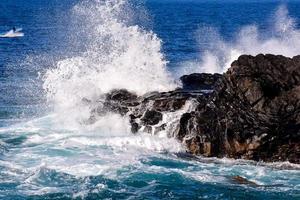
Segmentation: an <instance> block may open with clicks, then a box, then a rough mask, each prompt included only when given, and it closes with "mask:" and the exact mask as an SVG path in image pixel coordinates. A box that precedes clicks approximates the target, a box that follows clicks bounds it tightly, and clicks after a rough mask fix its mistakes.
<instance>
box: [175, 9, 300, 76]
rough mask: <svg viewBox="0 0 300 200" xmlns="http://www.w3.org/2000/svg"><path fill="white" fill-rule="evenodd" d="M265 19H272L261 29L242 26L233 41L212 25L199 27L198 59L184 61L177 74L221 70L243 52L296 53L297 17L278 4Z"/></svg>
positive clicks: (298, 46) (299, 40) (299, 33)
mask: <svg viewBox="0 0 300 200" xmlns="http://www.w3.org/2000/svg"><path fill="white" fill-rule="evenodd" d="M267 21H269V22H271V26H270V27H269V28H267V30H265V31H263V30H260V29H259V27H258V26H257V25H248V26H244V27H242V28H241V29H240V31H239V32H238V33H237V34H236V37H235V38H234V39H233V40H232V41H226V40H225V39H223V38H222V36H221V34H220V33H219V31H218V29H217V28H215V27H210V26H205V27H202V28H200V29H199V30H197V35H199V37H198V41H199V43H200V44H205V46H201V49H202V50H203V53H202V54H201V56H200V57H199V61H187V62H184V63H183V67H182V71H181V72H180V73H181V74H182V73H184V74H187V73H193V72H207V73H223V72H225V71H226V70H227V69H228V68H229V67H230V65H231V63H232V62H233V61H234V60H236V59H237V58H238V57H239V56H240V55H242V54H251V55H257V54H260V53H264V54H267V53H270V54H277V55H284V56H288V57H293V56H295V55H298V54H299V52H300V29H298V28H297V22H296V19H294V18H292V17H290V16H289V12H288V9H287V7H286V6H284V5H281V6H279V7H278V8H277V10H276V11H275V13H274V14H273V15H272V16H271V19H270V20H267ZM184 66H186V68H184Z"/></svg>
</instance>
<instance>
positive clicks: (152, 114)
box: [141, 110, 163, 126]
mask: <svg viewBox="0 0 300 200" xmlns="http://www.w3.org/2000/svg"><path fill="white" fill-rule="evenodd" d="M162 117H163V115H162V114H161V113H160V112H158V111H155V110H147V111H146V112H145V113H144V116H143V117H142V118H141V121H142V122H143V124H144V125H151V126H153V125H155V124H158V123H159V122H160V121H161V120H162Z"/></svg>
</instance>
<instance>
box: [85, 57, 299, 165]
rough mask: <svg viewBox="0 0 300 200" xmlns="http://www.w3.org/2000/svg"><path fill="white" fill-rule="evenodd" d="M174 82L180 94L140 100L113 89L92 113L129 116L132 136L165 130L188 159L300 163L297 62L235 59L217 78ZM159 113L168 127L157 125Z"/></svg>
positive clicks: (154, 94)
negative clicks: (180, 85)
mask: <svg viewBox="0 0 300 200" xmlns="http://www.w3.org/2000/svg"><path fill="white" fill-rule="evenodd" d="M181 80H182V83H183V88H182V89H176V90H174V91H170V92H161V93H159V92H151V93H148V94H146V95H144V96H141V97H138V96H137V95H136V94H133V93H131V92H128V91H127V90H113V91H112V92H110V93H109V94H107V95H106V99H105V101H104V102H102V103H101V106H99V108H98V110H97V112H98V113H101V112H108V111H109V112H117V113H120V114H121V115H127V116H129V118H130V123H131V125H132V132H133V133H136V132H138V131H144V132H148V133H152V134H153V133H154V134H155V133H157V132H159V131H162V130H166V131H168V132H169V135H170V136H174V137H176V138H177V139H178V140H179V141H182V142H183V143H184V144H185V145H186V147H187V149H188V152H189V153H192V154H195V155H199V154H200V155H203V156H214V157H230V158H243V159H252V160H256V161H260V160H262V161H290V162H294V163H300V56H296V57H294V58H287V57H284V56H275V55H268V54H267V55H262V54H260V55H257V56H255V57H254V56H248V55H243V56H240V57H239V58H238V59H237V60H236V61H234V62H233V63H232V66H231V68H230V69H228V71H227V72H226V73H225V74H224V75H219V74H191V75H186V76H183V77H181ZM203 90H212V92H209V93H207V92H205V91H203ZM188 101H189V102H193V104H192V105H193V106H192V107H191V108H189V110H186V111H185V112H186V113H183V114H182V113H181V112H177V111H178V110H180V109H183V108H184V105H186V103H187V102H188ZM87 102H88V101H87ZM166 113H168V114H169V115H172V113H174V117H175V118H174V120H171V122H166V123H165V124H163V125H159V123H160V122H161V121H162V118H163V116H164V115H165V114H166ZM178 113H179V114H180V115H179V116H178ZM95 119H96V118H95Z"/></svg>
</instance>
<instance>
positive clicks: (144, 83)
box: [0, 0, 300, 200]
mask: <svg viewBox="0 0 300 200" xmlns="http://www.w3.org/2000/svg"><path fill="white" fill-rule="evenodd" d="M13 27H17V28H22V32H23V33H24V36H23V37H16V38H6V37H4V38H0V92H1V93H0V94H1V96H0V199H289V200H290V199H300V165H297V164H292V163H289V162H274V163H264V162H254V161H246V160H234V159H229V158H204V157H201V156H197V157H192V156H188V155H186V154H185V151H186V149H185V147H184V146H183V145H182V144H180V143H179V142H178V141H177V140H176V139H175V138H170V137H168V132H167V131H161V132H160V133H158V134H155V135H150V134H147V133H142V132H141V133H138V134H135V135H134V134H132V133H131V132H130V126H129V122H128V119H127V118H126V117H121V116H119V115H117V114H114V113H110V114H105V115H103V116H102V117H100V118H99V119H98V121H97V122H96V123H94V124H88V123H85V122H86V121H87V120H88V119H89V117H90V113H91V111H92V110H93V109H95V106H97V105H93V104H87V103H86V101H83V99H90V100H92V102H97V101H98V100H99V99H101V98H103V95H104V94H105V93H107V92H109V91H111V90H112V89H115V88H125V89H128V90H130V91H133V92H135V93H137V94H139V95H142V94H145V93H147V92H151V91H169V90H172V89H174V88H176V87H178V86H180V83H179V81H178V78H179V77H180V76H182V75H184V74H190V73H194V72H208V73H223V72H225V71H226V70H227V69H228V68H229V67H230V63H231V62H232V61H233V60H235V59H237V57H238V56H239V55H241V54H252V55H256V54H258V53H272V54H282V55H285V56H289V57H292V56H295V55H298V54H300V1H298V0H290V1H288V0H286V1H284V0H282V1H279V0H278V1H277V0H265V1H264V0H260V1H259V0H145V1H142V0H51V1H46V0H26V1H25V0H6V1H2V2H1V3H0V33H1V34H5V33H6V32H7V31H9V30H11V29H12V28H13ZM180 112H185V110H182V111H180ZM169 117H170V119H169V120H172V118H176V117H177V116H175V114H174V116H169ZM234 176H241V177H244V178H246V179H247V180H249V181H252V182H255V183H256V184H257V185H256V186H253V185H251V184H238V183H237V182H235V181H234V178H233V177H234Z"/></svg>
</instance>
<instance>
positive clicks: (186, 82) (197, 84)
mask: <svg viewBox="0 0 300 200" xmlns="http://www.w3.org/2000/svg"><path fill="white" fill-rule="evenodd" d="M221 78H222V75H221V74H207V73H201V74H200V73H194V74H190V75H184V76H182V77H180V80H181V82H182V86H183V89H187V90H213V89H214V86H215V85H216V83H217V82H218V81H219V80H220V79H221Z"/></svg>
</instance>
